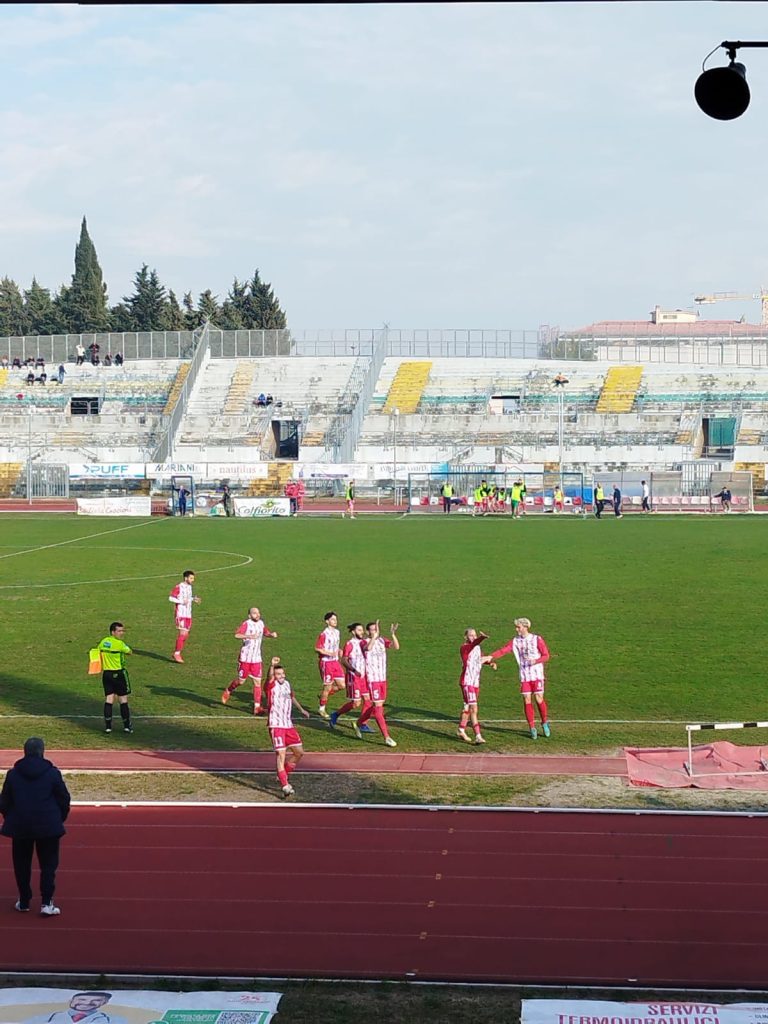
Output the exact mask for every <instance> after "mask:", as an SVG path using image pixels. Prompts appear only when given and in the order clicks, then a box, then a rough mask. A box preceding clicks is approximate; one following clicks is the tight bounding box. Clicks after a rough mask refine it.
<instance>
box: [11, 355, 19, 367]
mask: <svg viewBox="0 0 768 1024" xmlns="http://www.w3.org/2000/svg"><path fill="white" fill-rule="evenodd" d="M11 368H12V369H14V370H20V369H21V360H20V359H19V357H18V356H14V357H13V362H12V363H11Z"/></svg>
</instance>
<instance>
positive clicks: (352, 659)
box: [328, 622, 371, 732]
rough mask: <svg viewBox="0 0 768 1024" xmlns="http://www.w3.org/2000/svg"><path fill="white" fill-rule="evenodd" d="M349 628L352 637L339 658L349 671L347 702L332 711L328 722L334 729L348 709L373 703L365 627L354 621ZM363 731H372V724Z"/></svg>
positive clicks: (364, 727)
mask: <svg viewBox="0 0 768 1024" xmlns="http://www.w3.org/2000/svg"><path fill="white" fill-rule="evenodd" d="M347 629H348V630H349V633H350V637H349V640H347V642H346V643H345V644H344V651H343V652H342V655H341V658H340V659H339V660H340V661H341V664H342V666H343V667H344V669H345V671H346V673H347V680H346V685H347V702H346V704H342V706H341V707H340V708H339V710H338V711H333V712H331V718H330V721H329V723H328V724H329V725H330V726H331V728H332V729H335V728H336V723H337V722H338V720H339V719H340V718H341V716H342V715H346V713H347V712H348V711H351V710H352V709H353V708H359V707H360V706H361V705H362V706H363V707H364V708H367V707H368V705H369V704H370V703H371V698H370V694H369V693H368V680H367V679H366V678H365V655H364V654H363V644H364V643H365V627H364V626H363V624H362V622H353V623H351V624H350V625H349V626H347ZM361 731H362V732H370V731H371V729H370V726H367V725H364V726H363V727H362V730H361Z"/></svg>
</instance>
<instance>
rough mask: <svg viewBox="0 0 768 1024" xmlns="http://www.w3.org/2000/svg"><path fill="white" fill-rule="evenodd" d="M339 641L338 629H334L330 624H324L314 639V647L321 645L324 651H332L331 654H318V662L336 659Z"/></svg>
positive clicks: (337, 658) (337, 657)
mask: <svg viewBox="0 0 768 1024" xmlns="http://www.w3.org/2000/svg"><path fill="white" fill-rule="evenodd" d="M340 643H341V633H340V632H339V631H338V629H334V628H333V627H332V626H326V627H325V629H324V630H323V632H322V633H321V634H320V636H319V637H318V638H317V640H315V647H323V648H324V649H325V650H326V651H332V652H333V653H332V654H320V655H318V657H319V658H320V663H321V664H322V663H323V662H325V661H338V660H339V644H340Z"/></svg>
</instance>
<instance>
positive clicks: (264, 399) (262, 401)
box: [256, 391, 267, 406]
mask: <svg viewBox="0 0 768 1024" xmlns="http://www.w3.org/2000/svg"><path fill="white" fill-rule="evenodd" d="M266 404H267V396H266V395H265V394H264V392H263V391H262V392H261V393H260V395H259V397H258V398H257V399H256V405H258V406H265V405H266Z"/></svg>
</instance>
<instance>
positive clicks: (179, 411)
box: [153, 323, 210, 462]
mask: <svg viewBox="0 0 768 1024" xmlns="http://www.w3.org/2000/svg"><path fill="white" fill-rule="evenodd" d="M209 331H210V325H209V324H207V323H206V324H204V325H203V326H202V327H201V328H200V329H199V330H198V331H195V334H196V335H197V337H196V340H195V344H194V350H193V353H192V359H191V360H190V364H189V372H188V373H187V376H186V378H185V380H184V384H183V386H182V388H181V393H180V394H179V397H178V399H177V401H176V405H175V406H174V407H173V410H172V411H171V413H170V415H169V416H168V417H167V421H166V423H165V424H164V428H163V429H164V432H163V437H162V440H161V441H160V443H159V444H158V446H157V448H156V450H155V454H154V457H153V461H154V462H172V461H173V445H174V442H175V440H176V435H177V434H178V432H179V430H180V428H181V424H182V421H183V419H184V413H185V412H186V410H187V406H188V404H189V398H190V395H191V394H192V389H193V388H194V386H195V382H196V381H197V378H198V375H199V374H200V370H201V369H202V367H203V366H204V365H205V362H206V358H207V356H208V345H209Z"/></svg>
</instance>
